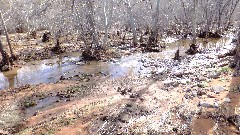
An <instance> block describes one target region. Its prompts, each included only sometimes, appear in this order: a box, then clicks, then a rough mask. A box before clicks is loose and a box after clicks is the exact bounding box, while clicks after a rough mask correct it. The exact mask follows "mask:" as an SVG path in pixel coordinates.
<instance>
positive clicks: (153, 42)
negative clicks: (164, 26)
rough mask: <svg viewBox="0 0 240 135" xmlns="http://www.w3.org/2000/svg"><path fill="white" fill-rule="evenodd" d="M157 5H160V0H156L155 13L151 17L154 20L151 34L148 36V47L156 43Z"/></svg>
mask: <svg viewBox="0 0 240 135" xmlns="http://www.w3.org/2000/svg"><path fill="white" fill-rule="evenodd" d="M159 7H160V0H157V6H156V12H155V15H154V17H153V18H155V20H154V24H153V29H152V32H151V36H150V37H149V40H148V47H150V46H152V45H154V44H156V43H157V36H158V21H159V9H160V8H159Z"/></svg>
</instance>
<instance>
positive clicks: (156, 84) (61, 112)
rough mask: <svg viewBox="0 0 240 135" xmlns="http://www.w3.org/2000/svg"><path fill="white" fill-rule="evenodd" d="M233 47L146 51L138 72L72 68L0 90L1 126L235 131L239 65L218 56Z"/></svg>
mask: <svg viewBox="0 0 240 135" xmlns="http://www.w3.org/2000/svg"><path fill="white" fill-rule="evenodd" d="M19 48H21V51H19V52H22V51H23V50H22V48H23V47H19ZM30 48H32V47H29V46H26V52H29V53H30V52H33V51H29V49H30ZM66 48H68V49H69V47H66ZM232 48H234V45H233V44H228V45H225V46H224V47H221V48H218V49H216V48H212V49H208V50H205V51H203V52H202V53H200V54H196V55H193V56H184V57H182V58H181V60H180V61H174V60H172V59H160V58H158V57H153V56H152V54H150V53H146V54H144V56H143V57H138V58H137V60H136V61H138V62H139V63H141V64H140V65H141V67H140V68H139V69H138V70H139V73H140V74H133V73H129V74H127V76H121V77H117V78H111V79H109V78H110V76H109V75H104V74H102V73H95V74H90V75H89V74H78V73H76V74H75V75H73V76H71V77H66V78H61V79H60V80H59V81H57V82H54V83H49V84H38V85H34V86H30V85H25V86H21V87H19V88H11V89H8V90H1V91H0V95H1V96H0V101H1V103H0V108H1V109H0V112H1V113H0V134H19V135H21V134H29V135H30V134H56V135H61V134H62V135H65V134H68V135H71V134H72V135H75V134H138V133H140V134H196V135H199V134H239V130H238V127H240V122H239V121H240V120H239V118H238V116H239V113H240V108H239V111H238V106H239V107H240V101H239V96H240V92H239V91H240V73H239V71H237V70H233V69H230V68H228V64H229V62H230V61H232V60H233V57H231V56H227V57H224V58H218V56H219V55H221V54H222V53H223V52H226V51H229V50H231V49H232ZM15 49H16V48H15ZM74 49H75V50H76V51H78V50H80V48H74ZM33 50H38V49H36V48H35V49H33ZM71 50H73V49H71ZM67 52H68V51H67ZM160 53H161V52H160ZM22 54H24V55H22ZM19 56H21V57H22V58H21V57H20V58H21V59H22V60H26V59H27V58H29V57H30V54H29V56H27V55H26V53H19ZM32 56H33V55H32V54H31V59H34V58H32ZM43 56H45V54H44V55H43ZM51 57H52V56H51ZM36 58H38V57H36ZM43 59H45V58H43ZM132 64H133V63H132ZM20 66H21V65H20ZM143 71H144V72H146V73H145V75H144V76H143V75H141V73H142V72H143Z"/></svg>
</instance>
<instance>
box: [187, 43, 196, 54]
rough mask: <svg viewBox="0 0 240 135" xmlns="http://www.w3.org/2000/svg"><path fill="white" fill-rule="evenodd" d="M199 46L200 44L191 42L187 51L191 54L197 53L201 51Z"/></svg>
mask: <svg viewBox="0 0 240 135" xmlns="http://www.w3.org/2000/svg"><path fill="white" fill-rule="evenodd" d="M198 48H199V46H198V45H197V44H191V45H190V48H189V49H188V50H187V51H186V52H185V53H186V54H189V55H194V54H196V53H199V50H198Z"/></svg>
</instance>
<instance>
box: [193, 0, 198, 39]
mask: <svg viewBox="0 0 240 135" xmlns="http://www.w3.org/2000/svg"><path fill="white" fill-rule="evenodd" d="M193 1H194V5H193V6H194V7H193V10H194V11H193V25H192V33H193V42H192V44H196V38H197V34H196V28H197V0H193Z"/></svg>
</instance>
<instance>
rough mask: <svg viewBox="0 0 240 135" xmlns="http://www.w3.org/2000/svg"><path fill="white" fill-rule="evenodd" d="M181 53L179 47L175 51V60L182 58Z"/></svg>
mask: <svg viewBox="0 0 240 135" xmlns="http://www.w3.org/2000/svg"><path fill="white" fill-rule="evenodd" d="M180 57H181V56H180V53H179V49H177V51H176V53H175V56H174V58H173V59H174V60H180Z"/></svg>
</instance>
